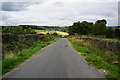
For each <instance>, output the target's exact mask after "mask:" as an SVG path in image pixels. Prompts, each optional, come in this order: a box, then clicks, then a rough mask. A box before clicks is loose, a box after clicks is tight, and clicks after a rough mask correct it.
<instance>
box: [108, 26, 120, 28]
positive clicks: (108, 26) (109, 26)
mask: <svg viewBox="0 0 120 80" xmlns="http://www.w3.org/2000/svg"><path fill="white" fill-rule="evenodd" d="M106 27H107V28H108V27H113V28H117V27H119V28H120V26H106Z"/></svg>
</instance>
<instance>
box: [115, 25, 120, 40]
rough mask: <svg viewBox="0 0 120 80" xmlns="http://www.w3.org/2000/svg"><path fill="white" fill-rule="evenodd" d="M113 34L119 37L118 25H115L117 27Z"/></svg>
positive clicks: (119, 29)
mask: <svg viewBox="0 0 120 80" xmlns="http://www.w3.org/2000/svg"><path fill="white" fill-rule="evenodd" d="M114 36H115V37H116V38H120V28H119V27H117V28H116V29H115V31H114Z"/></svg>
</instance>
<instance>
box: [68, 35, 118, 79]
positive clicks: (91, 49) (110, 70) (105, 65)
mask: <svg viewBox="0 0 120 80" xmlns="http://www.w3.org/2000/svg"><path fill="white" fill-rule="evenodd" d="M68 40H69V41H70V42H71V44H72V46H73V47H74V48H75V50H77V51H78V52H81V55H82V56H84V57H85V60H86V61H87V62H88V65H92V66H96V68H97V69H99V70H103V72H104V75H105V77H106V78H107V79H112V80H120V76H119V75H120V68H119V67H118V65H117V64H115V63H114V62H117V61H118V55H116V54H115V53H113V52H110V51H102V50H100V49H99V46H97V44H95V43H94V42H91V41H83V40H79V39H76V38H75V37H69V38H68Z"/></svg>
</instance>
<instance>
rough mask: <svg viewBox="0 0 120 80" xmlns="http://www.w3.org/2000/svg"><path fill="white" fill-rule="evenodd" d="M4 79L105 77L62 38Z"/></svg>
mask: <svg viewBox="0 0 120 80" xmlns="http://www.w3.org/2000/svg"><path fill="white" fill-rule="evenodd" d="M4 78H104V75H103V74H101V73H100V72H99V71H98V70H96V69H95V68H94V67H91V66H89V65H87V64H86V63H85V62H84V59H83V57H82V56H81V55H80V54H78V52H77V51H75V50H74V49H73V48H72V46H71V44H70V42H69V41H68V40H67V39H66V38H61V39H59V40H58V41H56V42H54V43H53V44H51V45H49V46H47V47H45V48H44V49H42V50H41V51H39V52H38V53H37V54H36V55H34V56H32V57H31V59H30V60H29V61H27V62H25V64H24V65H22V66H21V67H19V68H18V69H16V70H15V71H12V72H10V73H9V74H7V75H6V76H5V77H4Z"/></svg>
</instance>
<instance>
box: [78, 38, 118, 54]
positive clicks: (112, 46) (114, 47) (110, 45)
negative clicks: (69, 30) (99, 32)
mask: <svg viewBox="0 0 120 80" xmlns="http://www.w3.org/2000/svg"><path fill="white" fill-rule="evenodd" d="M77 38H78V39H81V40H85V41H86V40H89V41H93V42H95V43H97V44H98V45H99V47H100V49H102V50H110V51H113V52H115V53H120V41H106V40H100V39H92V38H82V37H77Z"/></svg>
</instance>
